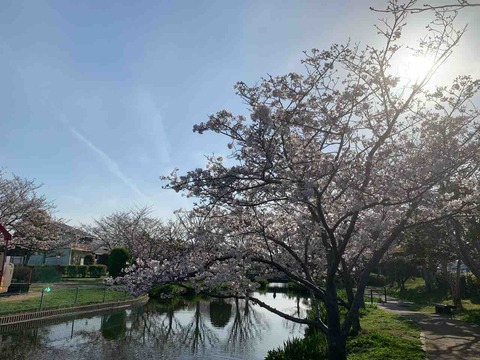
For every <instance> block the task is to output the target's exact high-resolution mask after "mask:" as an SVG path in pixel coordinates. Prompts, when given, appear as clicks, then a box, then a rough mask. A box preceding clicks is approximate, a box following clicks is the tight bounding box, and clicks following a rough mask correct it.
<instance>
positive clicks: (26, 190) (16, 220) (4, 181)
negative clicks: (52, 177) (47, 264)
mask: <svg viewBox="0 0 480 360" xmlns="http://www.w3.org/2000/svg"><path fill="white" fill-rule="evenodd" d="M39 188H40V185H37V184H36V183H35V181H34V180H28V179H23V178H21V177H19V176H17V175H15V174H13V175H12V176H11V177H7V176H5V174H4V172H2V171H0V223H1V224H3V225H4V226H5V227H6V228H7V230H8V231H10V232H11V233H12V234H13V241H12V242H11V243H10V245H11V246H21V247H23V248H24V249H26V250H27V251H28V253H29V254H31V253H33V252H36V251H42V252H44V251H48V250H51V249H54V248H56V247H57V246H58V245H59V237H58V231H59V228H58V226H57V224H58V223H59V220H55V219H54V218H53V217H52V214H51V213H52V211H53V210H54V205H53V203H51V202H49V201H48V200H47V199H46V198H45V196H43V195H38V194H37V190H38V189H39Z"/></svg>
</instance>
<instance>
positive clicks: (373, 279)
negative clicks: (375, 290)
mask: <svg viewBox="0 0 480 360" xmlns="http://www.w3.org/2000/svg"><path fill="white" fill-rule="evenodd" d="M367 285H368V286H386V285H387V278H386V277H385V276H383V275H380V274H375V273H371V274H370V275H369V276H368V281H367Z"/></svg>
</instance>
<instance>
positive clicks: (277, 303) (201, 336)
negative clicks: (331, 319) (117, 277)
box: [0, 292, 308, 360]
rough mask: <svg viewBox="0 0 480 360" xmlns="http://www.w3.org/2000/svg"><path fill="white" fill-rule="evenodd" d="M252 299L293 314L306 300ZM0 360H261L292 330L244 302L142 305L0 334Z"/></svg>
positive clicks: (298, 330) (299, 328) (298, 329)
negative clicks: (0, 359)
mask: <svg viewBox="0 0 480 360" xmlns="http://www.w3.org/2000/svg"><path fill="white" fill-rule="evenodd" d="M255 297H257V298H259V299H260V300H262V301H264V302H266V303H267V304H269V305H270V306H273V307H275V308H277V309H279V310H282V311H285V312H287V313H289V314H291V315H296V316H298V315H299V314H300V315H301V316H305V312H306V309H307V308H308V302H307V301H306V300H305V299H303V298H301V297H299V296H290V295H287V294H285V293H276V292H275V293H273V292H267V293H263V294H260V293H256V294H255ZM1 331H2V330H1V329H0V354H1V356H0V358H2V359H11V360H13V359H14V360H19V359H35V360H41V359H49V360H51V359H88V360H91V359H107V360H110V359H112V360H113V359H115V360H123V359H125V360H126V359H128V360H130V359H132V360H133V359H142V360H147V359H165V360H170V359H242V360H244V359H255V360H256V359H264V358H265V356H266V355H267V352H268V350H271V349H274V348H277V347H279V346H281V345H282V344H283V342H284V341H285V340H287V339H288V338H293V337H302V336H303V334H304V331H305V327H304V326H303V325H299V324H295V323H292V322H290V321H287V320H285V319H283V318H280V317H278V316H277V315H274V314H272V313H270V312H269V311H268V310H265V309H263V308H261V307H259V306H257V305H253V304H252V303H251V302H248V301H245V300H234V299H229V300H219V299H208V298H205V299H203V298H201V299H198V298H197V299H190V300H187V299H186V298H181V297H178V298H174V299H170V300H168V301H161V302H159V301H155V300H150V301H149V303H148V304H147V305H145V306H142V307H136V308H132V309H129V310H122V311H116V312H108V313H104V314H100V315H95V316H85V317H78V318H76V319H68V320H56V322H54V323H47V324H42V325H39V326H37V327H34V328H29V329H23V330H16V331H11V332H3V333H2V332H1Z"/></svg>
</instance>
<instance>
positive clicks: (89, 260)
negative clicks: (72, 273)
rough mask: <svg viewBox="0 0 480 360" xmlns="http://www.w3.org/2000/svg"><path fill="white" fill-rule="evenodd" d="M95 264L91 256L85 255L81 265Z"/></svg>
mask: <svg viewBox="0 0 480 360" xmlns="http://www.w3.org/2000/svg"><path fill="white" fill-rule="evenodd" d="M94 263H95V259H94V258H93V255H91V254H87V255H85V257H84V258H83V264H84V265H87V266H88V265H93V264H94Z"/></svg>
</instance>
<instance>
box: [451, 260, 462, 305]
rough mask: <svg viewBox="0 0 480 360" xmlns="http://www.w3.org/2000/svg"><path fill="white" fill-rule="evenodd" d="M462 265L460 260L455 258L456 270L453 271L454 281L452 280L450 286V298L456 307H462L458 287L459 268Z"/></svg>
mask: <svg viewBox="0 0 480 360" xmlns="http://www.w3.org/2000/svg"><path fill="white" fill-rule="evenodd" d="M461 266H462V262H461V261H460V260H457V271H456V272H455V281H454V282H453V284H452V285H453V286H452V300H453V305H455V306H456V307H457V308H458V309H462V308H463V305H462V294H461V291H460V290H461V289H460V275H461V274H460V269H461Z"/></svg>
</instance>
